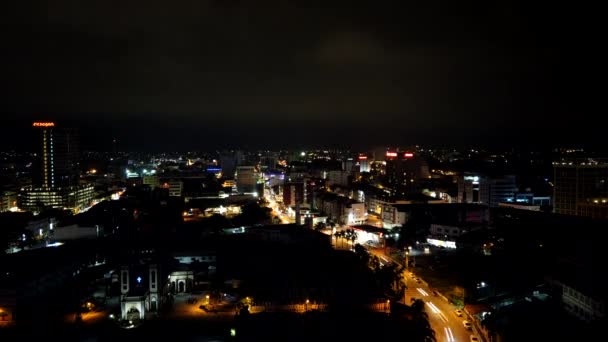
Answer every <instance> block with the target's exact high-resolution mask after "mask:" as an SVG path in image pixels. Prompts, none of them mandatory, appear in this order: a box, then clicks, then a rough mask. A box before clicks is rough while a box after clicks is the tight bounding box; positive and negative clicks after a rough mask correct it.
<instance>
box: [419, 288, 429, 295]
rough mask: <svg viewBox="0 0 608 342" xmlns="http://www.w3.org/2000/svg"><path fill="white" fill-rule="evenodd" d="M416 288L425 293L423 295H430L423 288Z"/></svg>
mask: <svg viewBox="0 0 608 342" xmlns="http://www.w3.org/2000/svg"><path fill="white" fill-rule="evenodd" d="M416 290H418V292H420V294H421V295H423V296H428V295H429V294H428V293H427V292H426V291H424V290H423V289H421V288H417V289H416Z"/></svg>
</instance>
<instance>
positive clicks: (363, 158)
mask: <svg viewBox="0 0 608 342" xmlns="http://www.w3.org/2000/svg"><path fill="white" fill-rule="evenodd" d="M366 159H367V156H359V160H366Z"/></svg>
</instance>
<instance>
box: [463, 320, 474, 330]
mask: <svg viewBox="0 0 608 342" xmlns="http://www.w3.org/2000/svg"><path fill="white" fill-rule="evenodd" d="M462 325H464V328H465V329H467V330H471V329H472V328H473V326H472V325H471V322H469V321H467V320H466V319H465V320H464V321H462Z"/></svg>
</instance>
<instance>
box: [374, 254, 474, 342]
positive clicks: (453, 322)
mask: <svg viewBox="0 0 608 342" xmlns="http://www.w3.org/2000/svg"><path fill="white" fill-rule="evenodd" d="M369 251H370V253H372V254H373V255H375V256H377V257H378V258H379V259H380V260H381V261H383V262H389V261H390V262H394V263H398V262H397V261H395V260H394V259H392V258H390V256H387V255H386V254H384V250H383V249H381V248H373V249H370V250H369ZM398 264H399V263H398ZM416 279H418V281H416ZM405 280H406V285H407V291H406V293H405V304H407V305H409V304H411V302H412V299H414V298H415V299H422V300H423V301H424V302H425V309H426V312H427V314H428V316H429V323H430V324H431V327H432V328H433V330H435V337H436V338H437V341H438V342H440V341H445V342H464V341H470V338H471V335H474V336H477V337H478V338H479V337H480V334H477V333H476V332H475V328H474V327H472V328H471V329H472V330H468V329H466V328H465V327H464V325H463V321H464V320H465V319H466V320H468V321H469V322H472V320H471V319H470V318H467V314H466V313H465V312H464V311H463V312H462V317H458V316H457V315H456V309H457V307H455V306H454V305H452V304H450V303H448V302H447V300H445V299H444V298H442V297H441V296H440V294H437V295H434V294H433V290H432V289H431V288H429V286H428V284H427V283H426V282H424V280H422V279H420V278H418V277H417V276H416V274H415V273H410V272H409V271H406V272H405Z"/></svg>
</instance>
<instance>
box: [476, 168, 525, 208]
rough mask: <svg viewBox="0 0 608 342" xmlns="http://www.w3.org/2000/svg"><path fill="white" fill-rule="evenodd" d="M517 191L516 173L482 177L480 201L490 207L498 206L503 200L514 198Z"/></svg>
mask: <svg viewBox="0 0 608 342" xmlns="http://www.w3.org/2000/svg"><path fill="white" fill-rule="evenodd" d="M516 192H517V184H516V181H515V176H514V175H506V176H503V177H481V178H480V181H479V199H480V202H481V203H483V204H486V205H489V206H490V207H498V204H499V203H501V202H507V200H508V199H512V198H513V197H514V196H515V193H516Z"/></svg>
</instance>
